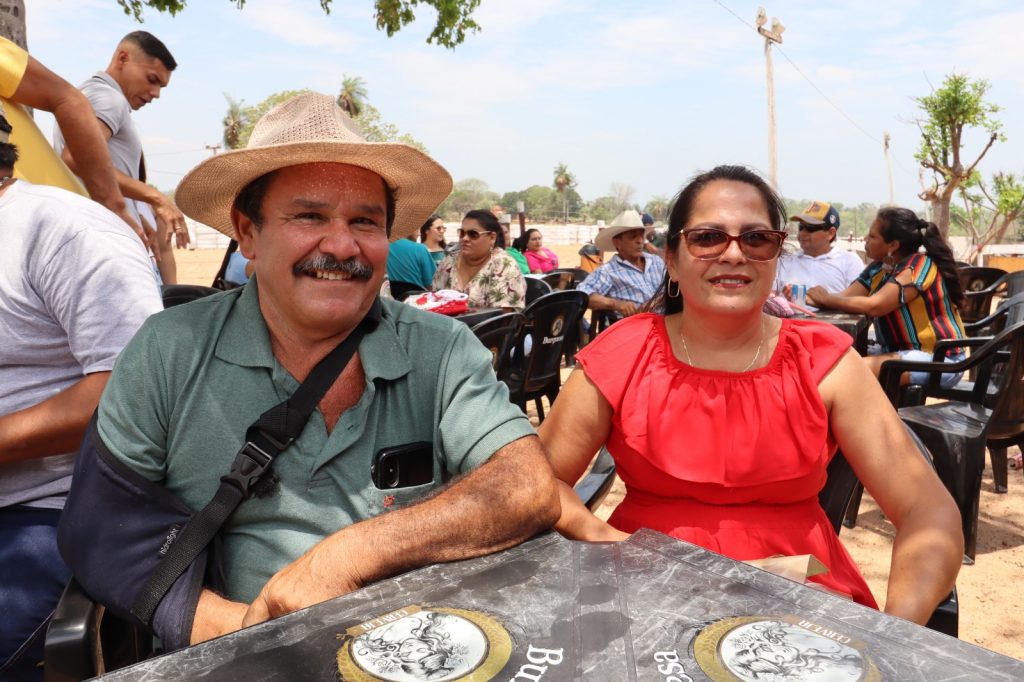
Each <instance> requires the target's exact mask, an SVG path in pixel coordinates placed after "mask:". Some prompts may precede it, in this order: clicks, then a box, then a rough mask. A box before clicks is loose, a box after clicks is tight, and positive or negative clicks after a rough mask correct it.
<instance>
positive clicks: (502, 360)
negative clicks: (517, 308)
mask: <svg viewBox="0 0 1024 682" xmlns="http://www.w3.org/2000/svg"><path fill="white" fill-rule="evenodd" d="M524 324H526V316H525V315H523V314H522V313H505V314H504V315H498V316H497V317H492V318H490V319H488V320H484V321H483V322H481V323H479V324H477V325H476V326H474V327H473V333H474V334H475V335H476V338H478V339H480V343H482V344H484V347H485V348H487V349H488V350H490V351H491V366H492V367H494V374H495V375H496V376H497V377H498V380H499V381H504V380H505V378H506V377H507V376H508V368H509V361H510V358H511V356H512V347H513V345H514V344H515V341H516V339H517V338H518V337H519V333H520V331H522V328H523V325H524Z"/></svg>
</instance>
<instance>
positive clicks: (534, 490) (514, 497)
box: [341, 436, 560, 584]
mask: <svg viewBox="0 0 1024 682" xmlns="http://www.w3.org/2000/svg"><path fill="white" fill-rule="evenodd" d="M559 514H560V507H559V503H558V489H557V487H556V483H555V478H554V474H553V472H552V471H551V466H550V464H548V461H547V457H546V456H545V455H544V451H543V447H542V446H541V444H540V440H539V439H538V438H537V437H536V436H528V437H525V438H521V439H519V440H517V441H515V442H513V443H510V444H508V445H506V446H505V447H503V448H502V449H501V450H499V451H498V452H497V453H495V454H494V456H493V457H492V458H491V459H490V460H489V461H488V462H487V463H486V464H484V465H483V466H481V467H479V468H478V469H476V470H475V471H473V472H472V473H470V474H468V475H466V476H464V477H462V478H460V479H458V480H457V481H455V482H454V483H453V484H452V485H451V486H449V487H448V488H446V489H445V490H443V491H441V492H440V493H438V494H437V495H434V496H433V497H431V498H430V499H428V500H426V501H424V502H422V503H420V504H417V505H414V506H412V507H409V508H407V509H400V510H396V511H393V512H389V513H387V514H383V515H381V516H377V517H374V518H373V519H370V520H368V521H364V522H362V523H359V524H356V525H354V526H350V527H349V528H348V529H346V530H345V531H341V532H342V533H345V532H351V533H352V534H354V535H356V536H357V537H355V538H350V539H351V540H353V541H358V542H365V543H366V544H365V545H364V546H365V547H374V548H376V551H375V552H373V554H374V555H375V556H371V557H364V558H365V559H367V561H364V562H360V565H359V566H358V567H357V570H358V572H359V577H360V578H361V581H362V582H363V583H364V584H365V583H368V582H372V581H374V580H380V579H381V578H386V577H388V576H391V575H395V574H396V573H400V572H402V571H405V570H409V569H411V568H416V567H419V566H424V565H427V564H433V563H439V562H444V561H455V560H458V559H466V558H469V557H475V556H481V555H484V554H489V553H491V552H496V551H498V550H501V549H505V548H507V547H510V546H512V545H515V544H517V543H519V542H522V541H523V540H526V539H528V538H530V537H532V536H533V535H535V534H536V533H538V532H539V531H541V530H544V529H547V528H550V527H551V526H552V525H553V524H554V523H555V521H557V520H558V517H559ZM345 544H346V545H349V542H345ZM355 546H359V545H355Z"/></svg>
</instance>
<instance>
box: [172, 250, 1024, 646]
mask: <svg viewBox="0 0 1024 682" xmlns="http://www.w3.org/2000/svg"><path fill="white" fill-rule="evenodd" d="M578 248H579V246H578V245H571V246H562V245H557V246H553V247H552V250H554V251H555V252H556V253H557V254H558V257H559V260H560V262H561V264H562V266H563V267H573V266H575V265H577V264H578V263H579V256H578V255H577V254H576V252H577V249H578ZM222 255H223V254H222V252H221V251H219V250H215V249H197V250H195V251H176V256H177V262H178V274H179V281H180V282H181V283H186V284H209V283H210V282H211V281H212V279H213V276H214V274H215V273H216V271H217V268H218V267H219V266H220V262H221V258H222ZM531 413H532V407H531ZM1013 452H1014V451H1011V455H1012V453H1013ZM1009 487H1010V492H1009V493H1007V494H1005V495H997V494H996V493H995V492H994V487H993V485H992V476H991V472H990V471H989V470H986V471H985V479H984V482H983V484H982V493H981V517H980V522H979V532H978V552H977V562H976V563H975V565H973V566H964V567H963V568H962V569H961V571H960V575H959V577H958V578H957V590H958V592H959V596H960V639H962V640H964V641H966V642H971V643H974V644H977V645H979V646H983V647H985V648H988V649H992V650H994V651H998V652H1000V653H1003V654H1006V655H1008V656H1013V657H1016V658H1020V659H1024V602H1022V600H1021V597H1020V595H1021V594H1022V589H1021V586H1022V585H1024V476H1022V475H1021V471H1010V485H1009ZM622 494H623V488H622V484H621V482H617V483H616V485H615V487H614V488H613V490H612V491H611V493H609V495H608V498H607V499H606V500H605V503H604V504H603V505H602V507H601V509H600V510H599V515H601V516H602V517H604V518H607V515H608V514H610V513H611V510H612V509H614V507H615V505H616V504H617V503H618V501H619V500H621V499H622ZM893 534H894V528H893V526H892V524H890V523H888V522H887V521H886V520H884V519H883V518H882V515H881V512H880V511H879V510H878V507H877V505H876V504H875V503H874V500H872V499H871V498H870V496H869V495H866V494H865V496H864V500H863V503H862V504H861V510H860V518H859V520H858V525H857V527H856V528H854V529H843V532H842V534H841V536H840V537H841V539H842V541H843V544H844V545H845V546H846V548H847V549H848V550H849V552H850V554H851V555H852V556H853V558H854V560H855V561H856V562H857V564H858V566H860V568H861V570H862V571H863V573H864V576H865V577H866V578H867V580H868V583H869V584H870V585H871V589H872V591H873V592H874V594H875V597H876V599H877V600H878V601H879V603H880V604H884V603H885V593H886V582H887V580H888V577H889V556H890V551H891V547H892V538H893Z"/></svg>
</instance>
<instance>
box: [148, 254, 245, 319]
mask: <svg viewBox="0 0 1024 682" xmlns="http://www.w3.org/2000/svg"><path fill="white" fill-rule="evenodd" d="M237 250H238V242H236V241H235V240H234V239H232V240H231V241H230V242H228V248H226V249H224V258H222V259H221V261H220V267H219V268H218V269H217V274H216V275H214V277H213V288H214V289H221V290H222V291H227V290H228V289H234V288H236V287H239V286H241V285H240V284H235V283H234V282H229V281H227V280H226V279H224V275H225V274H226V273H227V271H228V263H230V262H231V254H233V253H234V252H235V251H237ZM165 307H166V306H165Z"/></svg>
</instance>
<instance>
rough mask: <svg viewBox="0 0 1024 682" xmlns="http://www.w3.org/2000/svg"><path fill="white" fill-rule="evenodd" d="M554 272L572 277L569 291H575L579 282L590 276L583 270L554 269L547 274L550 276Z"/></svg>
mask: <svg viewBox="0 0 1024 682" xmlns="http://www.w3.org/2000/svg"><path fill="white" fill-rule="evenodd" d="M556 272H557V273H560V274H561V273H567V274H569V275H572V286H570V287H569V288H570V289H575V288H576V287H577V286H579V284H580V282H582V281H583V280H585V279H586V278H587V276H588V275H589V274H590V273H589V272H587V271H586V270H584V269H583V268H556V269H554V270H552V271H551V272H549V273H548V274H549V275H551V274H554V273H556Z"/></svg>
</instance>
